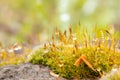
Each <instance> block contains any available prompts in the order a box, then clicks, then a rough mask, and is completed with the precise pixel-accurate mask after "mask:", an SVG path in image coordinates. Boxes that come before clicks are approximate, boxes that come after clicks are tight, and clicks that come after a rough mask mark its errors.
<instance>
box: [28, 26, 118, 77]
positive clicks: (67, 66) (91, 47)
mask: <svg viewBox="0 0 120 80" xmlns="http://www.w3.org/2000/svg"><path fill="white" fill-rule="evenodd" d="M94 31H95V32H94V36H90V35H89V33H88V32H87V30H86V29H84V28H83V30H81V31H79V32H78V31H77V32H76V33H74V32H73V30H72V29H71V28H69V31H68V32H69V33H67V31H64V32H63V33H62V32H61V31H59V30H58V29H56V32H55V35H53V36H52V38H51V41H48V42H46V43H45V44H44V47H43V48H40V49H38V50H36V51H34V52H32V53H31V54H30V55H29V56H28V59H27V61H29V62H32V63H34V64H40V63H41V64H44V65H47V66H50V67H51V68H52V70H53V71H54V72H55V73H56V74H58V75H60V76H62V77H65V78H69V79H71V78H78V79H81V78H96V77H102V75H104V74H106V73H108V72H109V71H110V70H111V69H112V67H113V66H114V65H117V66H119V65H120V62H119V58H120V52H118V51H117V46H118V40H117V39H116V36H115V34H113V33H111V32H110V31H109V29H106V28H105V29H95V30H94Z"/></svg>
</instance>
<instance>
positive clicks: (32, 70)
mask: <svg viewBox="0 0 120 80" xmlns="http://www.w3.org/2000/svg"><path fill="white" fill-rule="evenodd" d="M0 80H65V79H63V78H60V77H57V78H56V77H54V76H51V75H50V69H49V68H48V67H46V66H43V65H33V64H30V63H25V64H20V65H9V66H2V67H0Z"/></svg>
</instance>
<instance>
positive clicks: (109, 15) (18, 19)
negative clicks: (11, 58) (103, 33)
mask: <svg viewBox="0 0 120 80" xmlns="http://www.w3.org/2000/svg"><path fill="white" fill-rule="evenodd" d="M119 14H120V0H0V41H1V42H3V43H6V44H7V43H10V42H11V41H19V42H23V40H24V39H26V36H29V37H30V36H31V34H32V35H33V36H34V35H35V34H38V33H39V34H40V35H39V36H40V37H41V41H44V40H45V39H46V36H49V35H50V34H52V32H53V30H54V29H55V27H59V28H60V29H63V30H64V29H67V28H68V27H69V26H70V25H74V27H76V26H75V25H76V24H79V23H80V24H81V25H82V26H84V27H88V28H91V27H93V26H95V25H96V24H97V25H99V26H104V25H109V24H110V25H114V26H115V28H116V30H120V23H119V21H120V15H119Z"/></svg>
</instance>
